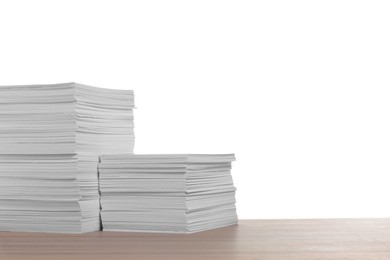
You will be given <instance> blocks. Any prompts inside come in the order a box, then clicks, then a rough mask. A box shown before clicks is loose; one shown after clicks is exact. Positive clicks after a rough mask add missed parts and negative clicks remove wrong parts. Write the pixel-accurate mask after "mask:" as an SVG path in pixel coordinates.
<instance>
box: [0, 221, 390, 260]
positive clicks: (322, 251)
mask: <svg viewBox="0 0 390 260" xmlns="http://www.w3.org/2000/svg"><path fill="white" fill-rule="evenodd" d="M0 259H1V260H8V259H18V260H19V259H40V260H41V259H42V260H46V259H72V260H78V259H90V260H103V259H108V260H117V259H121V260H122V259H126V260H127V259H137V260H138V259H139V260H144V259H162V260H165V259H169V260H175V259H185V260H192V259H248V260H249V259H278V260H279V259H280V260H286V259H297V260H298V259H299V260H306V259H310V260H314V259H353V260H356V259H363V260H368V259H375V260H382V259H386V260H388V259H390V219H332V220H331V219H322V220H320V219H317V220H241V221H240V222H239V225H237V226H232V227H227V228H220V229H216V230H212V231H206V232H201V233H197V234H192V235H175V234H173V235H172V234H145V233H118V232H93V233H87V234H83V235H64V234H41V233H11V232H0Z"/></svg>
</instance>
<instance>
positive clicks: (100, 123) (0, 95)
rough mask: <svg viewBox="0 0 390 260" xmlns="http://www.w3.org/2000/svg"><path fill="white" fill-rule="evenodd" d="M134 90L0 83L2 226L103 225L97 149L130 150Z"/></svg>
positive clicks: (72, 228) (76, 228) (79, 228)
mask: <svg viewBox="0 0 390 260" xmlns="http://www.w3.org/2000/svg"><path fill="white" fill-rule="evenodd" d="M133 107H134V98H133V92H132V91H124V90H111V89H101V88H94V87H89V86H85V85H81V84H76V83H65V84H55V85H30V86H4V87H0V230H2V231H44V232H71V233H75V232H87V231H94V230H99V228H100V221H99V209H100V206H99V190H98V178H97V163H98V156H99V155H100V154H101V153H112V152H118V151H120V152H127V153H132V152H133V147H134V134H133Z"/></svg>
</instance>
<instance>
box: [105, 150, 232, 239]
mask: <svg viewBox="0 0 390 260" xmlns="http://www.w3.org/2000/svg"><path fill="white" fill-rule="evenodd" d="M234 159H235V158H234V155H233V154H215V155H209V154H208V155H200V154H184V155H132V154H116V155H115V154H112V155H102V156H101V158H100V160H101V162H100V164H99V185H100V192H101V207H102V211H101V217H102V225H103V230H110V231H142V232H184V233H192V232H197V231H202V230H207V229H212V228H217V227H223V226H228V225H233V224H236V223H237V215H236V207H235V190H236V189H235V187H234V186H233V180H232V176H231V172H230V171H231V162H232V161H233V160H234Z"/></svg>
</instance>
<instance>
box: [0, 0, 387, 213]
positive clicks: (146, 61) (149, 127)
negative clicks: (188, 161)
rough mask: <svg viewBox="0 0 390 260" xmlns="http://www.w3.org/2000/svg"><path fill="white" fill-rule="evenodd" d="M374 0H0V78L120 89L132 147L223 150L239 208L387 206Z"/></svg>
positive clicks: (370, 209)
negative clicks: (131, 106) (129, 112)
mask: <svg viewBox="0 0 390 260" xmlns="http://www.w3.org/2000/svg"><path fill="white" fill-rule="evenodd" d="M389 13H390V6H389V4H387V1H358V0H355V1H329V0H328V1H227V0H224V1H212V0H208V1H200V0H197V1H184V0H181V1H129V0H126V1H116V0H107V1H97V0H93V1H82V0H78V1H70V0H66V1H53V0H50V1H40V0H38V1H31V0H29V1H19V0H12V1H0V85H9V84H32V83H60V82H69V81H76V82H79V83H84V84H89V85H95V86H99V87H107V88H125V89H133V90H134V91H135V94H136V105H137V107H138V109H137V111H136V118H135V124H136V150H135V151H136V152H137V153H160V152H161V153H182V152H184V153H230V152H234V153H236V157H237V161H236V162H235V164H234V168H233V175H234V181H235V184H236V186H237V188H238V193H237V200H238V204H237V205H238V213H239V217H240V218H317V217H390V123H389V122H390V121H389V120H390V91H389V90H390V84H389V83H390V51H389V50H390V47H389V46H390V38H389V34H390V15H389Z"/></svg>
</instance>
